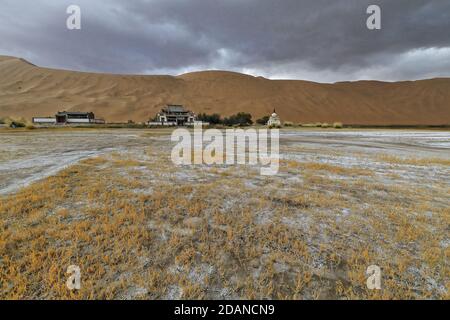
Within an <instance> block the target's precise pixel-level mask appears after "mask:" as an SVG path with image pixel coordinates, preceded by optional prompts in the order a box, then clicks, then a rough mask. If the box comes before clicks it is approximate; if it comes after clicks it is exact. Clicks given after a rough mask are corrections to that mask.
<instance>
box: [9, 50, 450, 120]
mask: <svg viewBox="0 0 450 320" xmlns="http://www.w3.org/2000/svg"><path fill="white" fill-rule="evenodd" d="M167 103H177V104H184V105H186V106H187V107H188V108H190V109H192V110H193V111H195V112H207V113H212V112H217V113H220V114H222V115H230V114H232V113H236V112H239V111H245V112H250V113H251V114H252V115H253V117H254V119H257V118H259V117H261V116H263V115H267V114H269V113H271V112H272V110H273V109H274V108H275V109H276V110H277V112H278V113H279V114H280V116H281V118H282V119H283V120H286V121H293V122H301V123H311V122H336V121H339V122H343V123H346V124H366V125H418V124H420V125H442V124H450V79H447V78H445V79H431V80H420V81H406V82H394V83H388V82H378V81H358V82H340V83H335V84H321V83H314V82H308V81H300V80H268V79H265V78H262V77H253V76H249V75H244V74H239V73H234V72H226V71H205V72H194V73H188V74H184V75H180V76H177V77H174V76H139V75H112V74H97V73H83V72H75V71H65V70H55V69H48V68H41V67H38V66H35V65H33V64H31V63H29V62H27V61H25V60H23V59H19V58H14V57H6V56H0V117H2V116H23V117H26V118H31V117H33V116H47V115H53V114H54V113H55V112H56V111H58V110H77V111H93V112H95V114H96V116H97V117H102V118H105V119H106V120H107V121H109V122H114V121H127V120H130V119H131V120H134V121H137V122H141V121H146V120H148V119H149V118H150V117H151V116H153V115H154V114H155V113H156V112H157V111H158V110H159V109H160V108H161V106H163V105H164V104H167Z"/></svg>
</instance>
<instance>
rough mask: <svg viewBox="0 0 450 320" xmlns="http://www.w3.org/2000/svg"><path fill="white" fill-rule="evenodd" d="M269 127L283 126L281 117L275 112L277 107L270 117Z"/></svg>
mask: <svg viewBox="0 0 450 320" xmlns="http://www.w3.org/2000/svg"><path fill="white" fill-rule="evenodd" d="M267 126H268V127H272V128H273V127H281V120H280V117H279V116H278V115H277V113H276V112H275V109H273V113H272V115H271V116H270V118H269V121H267Z"/></svg>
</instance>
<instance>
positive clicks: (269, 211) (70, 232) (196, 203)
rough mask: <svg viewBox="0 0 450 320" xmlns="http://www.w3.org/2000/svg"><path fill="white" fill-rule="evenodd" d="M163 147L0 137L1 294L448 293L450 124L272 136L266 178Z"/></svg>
mask: <svg viewBox="0 0 450 320" xmlns="http://www.w3.org/2000/svg"><path fill="white" fill-rule="evenodd" d="M173 145H174V143H173V142H171V141H170V131H168V130H129V129H115V130H113V129H111V130H110V129H102V130H93V129H86V130H81V129H76V130H65V129H63V130H29V131H27V130H23V131H13V130H3V131H0V252H1V255H0V298H21V299H35V298H37V299H55V298H68V299H83V298H84V299H94V298H101V299H179V298H186V299H191V298H200V299H206V298H209V299H241V298H257V299H266V298H267V299H334V298H337V299H376V298H382V299H410V298H425V299H427V298H438V299H448V298H449V289H450V280H449V279H450V263H449V261H450V259H449V258H450V247H449V246H450V236H449V235H450V200H449V199H450V132H449V131H438V130H436V131H434V130H433V131H431V130H429V131H427V130H313V129H312V130H303V129H302V130H296V129H292V130H284V129H283V130H281V134H280V156H281V160H280V170H279V173H278V174H277V175H275V176H261V175H260V174H259V173H260V171H259V168H258V167H253V166H248V165H233V166H225V165H221V166H217V165H210V166H208V165H191V166H176V165H174V164H173V163H172V162H171V160H170V154H171V149H172V147H173ZM70 265H77V266H79V267H80V270H81V288H80V290H76V291H71V290H69V289H68V288H67V287H66V280H67V277H68V275H67V274H66V270H67V268H68V266H70ZM370 265H376V266H379V267H380V269H381V289H380V290H370V289H368V288H367V286H366V281H367V277H368V275H366V270H367V267H368V266H370Z"/></svg>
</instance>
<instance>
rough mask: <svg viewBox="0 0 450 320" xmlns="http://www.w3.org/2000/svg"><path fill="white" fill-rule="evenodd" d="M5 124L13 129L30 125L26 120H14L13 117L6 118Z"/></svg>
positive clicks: (4, 119)
mask: <svg viewBox="0 0 450 320" xmlns="http://www.w3.org/2000/svg"><path fill="white" fill-rule="evenodd" d="M3 124H6V125H7V126H8V127H11V128H25V127H26V126H27V124H30V123H29V121H27V120H26V119H24V118H12V117H6V118H3Z"/></svg>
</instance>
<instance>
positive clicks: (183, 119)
mask: <svg viewBox="0 0 450 320" xmlns="http://www.w3.org/2000/svg"><path fill="white" fill-rule="evenodd" d="M196 118H197V116H196V115H195V113H193V112H192V111H189V110H186V109H185V108H184V106H182V105H173V104H171V105H167V106H165V107H164V108H162V109H161V111H160V112H159V113H158V114H157V115H156V119H155V121H150V122H148V125H150V126H189V125H194V124H195V122H196Z"/></svg>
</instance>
